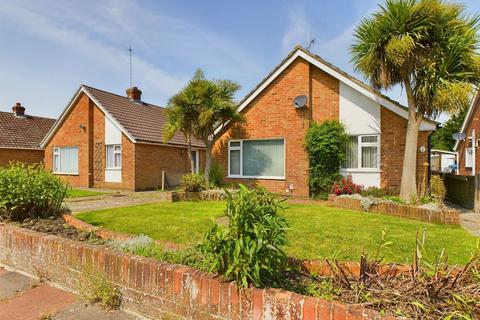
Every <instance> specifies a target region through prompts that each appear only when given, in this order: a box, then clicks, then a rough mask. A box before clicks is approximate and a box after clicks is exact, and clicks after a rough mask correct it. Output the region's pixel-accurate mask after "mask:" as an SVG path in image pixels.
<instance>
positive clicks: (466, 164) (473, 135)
mask: <svg viewBox="0 0 480 320" xmlns="http://www.w3.org/2000/svg"><path fill="white" fill-rule="evenodd" d="M460 132H461V133H463V134H464V135H465V138H464V139H462V140H459V141H457V142H456V143H455V147H454V150H455V151H456V152H457V154H458V174H460V175H463V176H470V175H475V174H479V173H480V157H479V156H478V144H479V139H480V91H479V92H477V95H476V96H475V97H474V98H473V100H472V103H471V104H470V107H469V108H468V111H467V115H466V116H465V120H464V121H463V124H462V128H461V129H460Z"/></svg>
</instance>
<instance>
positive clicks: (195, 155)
mask: <svg viewBox="0 0 480 320" xmlns="http://www.w3.org/2000/svg"><path fill="white" fill-rule="evenodd" d="M192 159H193V168H194V169H195V172H196V173H199V172H200V168H199V159H198V150H192Z"/></svg>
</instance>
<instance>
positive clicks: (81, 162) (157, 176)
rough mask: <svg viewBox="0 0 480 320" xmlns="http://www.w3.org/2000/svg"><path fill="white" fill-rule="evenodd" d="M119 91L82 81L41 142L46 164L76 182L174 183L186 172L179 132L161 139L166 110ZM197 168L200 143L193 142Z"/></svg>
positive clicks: (120, 185)
mask: <svg viewBox="0 0 480 320" xmlns="http://www.w3.org/2000/svg"><path fill="white" fill-rule="evenodd" d="M126 93H127V96H120V95H117V94H113V93H109V92H106V91H103V90H99V89H95V88H92V87H88V86H85V85H82V86H80V88H79V89H78V90H77V92H76V93H75V95H74V96H73V98H72V100H71V101H70V103H69V104H68V105H67V107H66V108H65V110H64V111H63V113H62V114H61V115H60V117H59V118H58V120H57V121H56V122H55V125H54V126H53V127H52V129H51V130H50V131H49V133H48V134H47V136H46V137H45V139H44V140H43V142H42V146H43V147H44V148H45V166H46V168H48V169H50V170H51V171H52V172H53V173H54V174H56V175H58V176H61V177H62V178H64V179H65V180H66V181H68V182H69V183H70V185H72V186H75V187H95V188H115V189H128V190H149V189H157V188H159V187H161V186H162V179H163V173H165V177H166V179H165V180H164V182H165V185H166V186H167V187H173V186H176V185H178V183H179V181H180V178H181V176H182V175H183V174H184V173H186V172H189V170H190V164H189V161H188V153H187V152H188V151H187V144H186V141H185V139H184V137H183V135H182V134H176V135H175V136H174V137H173V138H172V139H171V140H170V141H168V142H167V143H163V128H164V125H165V109H164V108H162V107H159V106H156V105H153V104H149V103H146V102H143V101H142V100H141V94H142V92H141V91H140V90H139V89H138V88H136V87H133V88H129V89H127V91H126ZM192 145H193V147H194V151H192V153H193V155H194V159H195V162H196V165H195V166H196V170H197V171H198V170H199V168H200V167H201V166H200V164H201V163H203V161H204V160H203V159H204V154H205V153H204V145H203V143H202V142H200V141H197V140H194V141H193V142H192Z"/></svg>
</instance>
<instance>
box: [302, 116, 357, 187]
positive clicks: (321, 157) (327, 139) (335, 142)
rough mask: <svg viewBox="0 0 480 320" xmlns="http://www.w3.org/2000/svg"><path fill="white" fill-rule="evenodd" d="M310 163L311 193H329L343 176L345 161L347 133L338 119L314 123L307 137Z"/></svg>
mask: <svg viewBox="0 0 480 320" xmlns="http://www.w3.org/2000/svg"><path fill="white" fill-rule="evenodd" d="M305 142H306V149H307V153H308V159H309V165H310V177H309V184H310V193H311V194H312V195H319V194H327V193H328V192H329V191H330V188H331V186H332V184H333V183H334V182H335V181H337V180H339V179H340V178H341V175H340V166H341V165H342V164H343V162H344V161H345V154H346V149H345V146H346V142H347V134H346V133H345V128H344V127H343V125H342V124H341V123H340V122H338V121H334V120H331V121H325V122H323V123H321V124H316V123H314V124H313V125H312V126H311V127H310V128H309V129H308V131H307V136H306V139H305Z"/></svg>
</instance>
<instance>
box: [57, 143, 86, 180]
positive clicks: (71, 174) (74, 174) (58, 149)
mask: <svg viewBox="0 0 480 320" xmlns="http://www.w3.org/2000/svg"><path fill="white" fill-rule="evenodd" d="M62 149H76V150H77V171H76V172H64V171H56V166H55V158H56V157H58V160H59V161H58V167H59V168H60V169H61V165H60V164H61V163H62V159H61V155H62ZM79 161H80V160H79V148H78V147H77V146H63V147H53V153H52V162H53V164H52V173H53V174H55V175H69V176H78V167H79Z"/></svg>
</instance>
